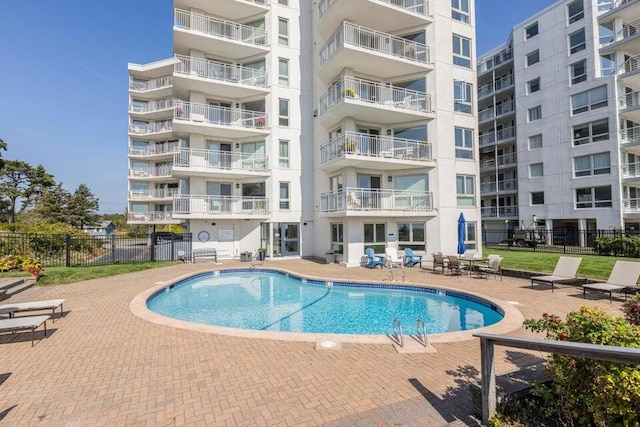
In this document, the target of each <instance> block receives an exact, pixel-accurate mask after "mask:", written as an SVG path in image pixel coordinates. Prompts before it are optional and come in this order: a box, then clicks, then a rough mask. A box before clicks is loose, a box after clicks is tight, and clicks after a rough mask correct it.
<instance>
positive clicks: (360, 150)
mask: <svg viewBox="0 0 640 427" xmlns="http://www.w3.org/2000/svg"><path fill="white" fill-rule="evenodd" d="M345 154H352V155H356V156H362V157H363V158H364V157H376V158H385V159H389V160H394V159H398V160H415V161H423V162H429V161H432V160H433V156H432V147H431V143H430V142H427V141H426V140H423V141H418V140H415V139H405V138H395V137H393V136H382V135H369V134H365V133H358V132H350V131H349V132H345V133H342V134H338V135H336V136H335V137H334V138H333V139H331V140H330V141H327V142H325V143H324V144H322V145H321V146H320V163H321V164H323V163H326V162H328V161H329V160H333V159H336V158H341V157H343V156H344V155H345Z"/></svg>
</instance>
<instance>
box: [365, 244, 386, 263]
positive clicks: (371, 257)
mask: <svg viewBox="0 0 640 427" xmlns="http://www.w3.org/2000/svg"><path fill="white" fill-rule="evenodd" d="M364 253H365V255H366V256H367V264H366V265H365V267H369V268H376V267H377V266H380V268H383V267H384V261H385V258H384V257H383V256H379V255H375V254H374V253H373V249H372V248H367V249H365V250H364Z"/></svg>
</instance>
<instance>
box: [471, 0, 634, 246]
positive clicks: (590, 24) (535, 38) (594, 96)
mask: <svg viewBox="0 0 640 427" xmlns="http://www.w3.org/2000/svg"><path fill="white" fill-rule="evenodd" d="M639 16H640V2H638V1H637V0H630V1H621V0H618V1H611V0H563V1H559V2H557V3H555V4H553V5H551V6H550V7H548V8H546V9H544V10H542V11H540V12H539V13H537V14H535V15H533V16H531V17H530V18H528V19H526V20H525V21H524V22H522V23H520V24H518V25H516V26H514V27H513V30H512V32H511V35H510V37H509V39H508V40H507V42H506V43H505V44H504V45H501V46H498V47H497V48H495V49H493V50H492V51H490V52H488V53H487V54H485V55H483V56H481V57H480V58H479V59H478V97H479V101H478V102H479V104H478V120H479V141H480V171H481V172H480V173H481V178H480V180H481V184H480V185H481V205H482V219H483V224H484V225H483V226H484V227H486V228H487V229H489V230H505V232H506V233H509V231H511V230H513V229H515V228H531V227H538V228H544V229H546V230H548V231H549V232H548V233H546V236H549V238H550V239H553V236H555V235H556V233H553V232H551V231H552V230H556V231H557V230H569V231H571V232H573V233H569V235H572V236H575V237H574V239H575V240H576V241H575V242H567V243H572V244H584V243H585V242H584V241H581V238H582V239H583V237H581V236H585V233H583V231H591V230H600V229H608V228H626V229H627V230H628V231H634V230H635V231H637V230H638V228H639V227H638V225H639V221H640V220H639V218H640V210H638V203H637V202H638V198H637V186H638V185H639V184H640V179H638V178H639V176H638V175H637V174H636V172H635V171H636V165H637V164H638V157H636V154H635V153H640V151H638V149H637V148H635V147H636V146H638V142H639V141H637V139H638V138H637V137H636V134H637V132H636V127H637V126H638V122H637V121H636V120H637V118H634V110H635V109H636V108H637V106H636V105H637V99H638V97H637V95H636V93H637V92H636V89H635V88H637V87H638V86H637V83H638V82H640V81H638V82H634V80H633V77H632V76H633V75H634V74H635V72H636V67H635V62H634V61H635V60H634V59H633V58H634V57H635V56H636V55H637V54H638V53H640V52H638V48H639V47H640V42H638V40H636V39H635V26H636V25H637V23H634V21H636V19H637V17H639ZM638 118H640V117H638ZM638 135H640V134H638ZM563 235H567V234H564V233H563ZM490 236H493V239H500V238H502V237H501V236H500V234H496V233H489V234H487V240H490ZM547 243H549V244H553V242H552V241H548V242H547Z"/></svg>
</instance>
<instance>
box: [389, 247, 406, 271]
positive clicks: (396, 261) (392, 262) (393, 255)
mask: <svg viewBox="0 0 640 427" xmlns="http://www.w3.org/2000/svg"><path fill="white" fill-rule="evenodd" d="M384 252H385V253H386V254H387V258H386V259H385V263H386V266H387V267H388V268H393V267H401V268H402V267H404V262H403V259H402V258H400V257H399V256H398V250H397V249H396V248H385V250H384Z"/></svg>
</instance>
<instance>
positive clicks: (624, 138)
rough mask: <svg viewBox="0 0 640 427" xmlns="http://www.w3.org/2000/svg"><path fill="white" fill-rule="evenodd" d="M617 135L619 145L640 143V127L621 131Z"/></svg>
mask: <svg viewBox="0 0 640 427" xmlns="http://www.w3.org/2000/svg"><path fill="white" fill-rule="evenodd" d="M618 134H619V136H620V143H621V144H628V143H632V142H640V126H635V127H632V128H627V129H622V130H621V131H620V132H619V133H618Z"/></svg>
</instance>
